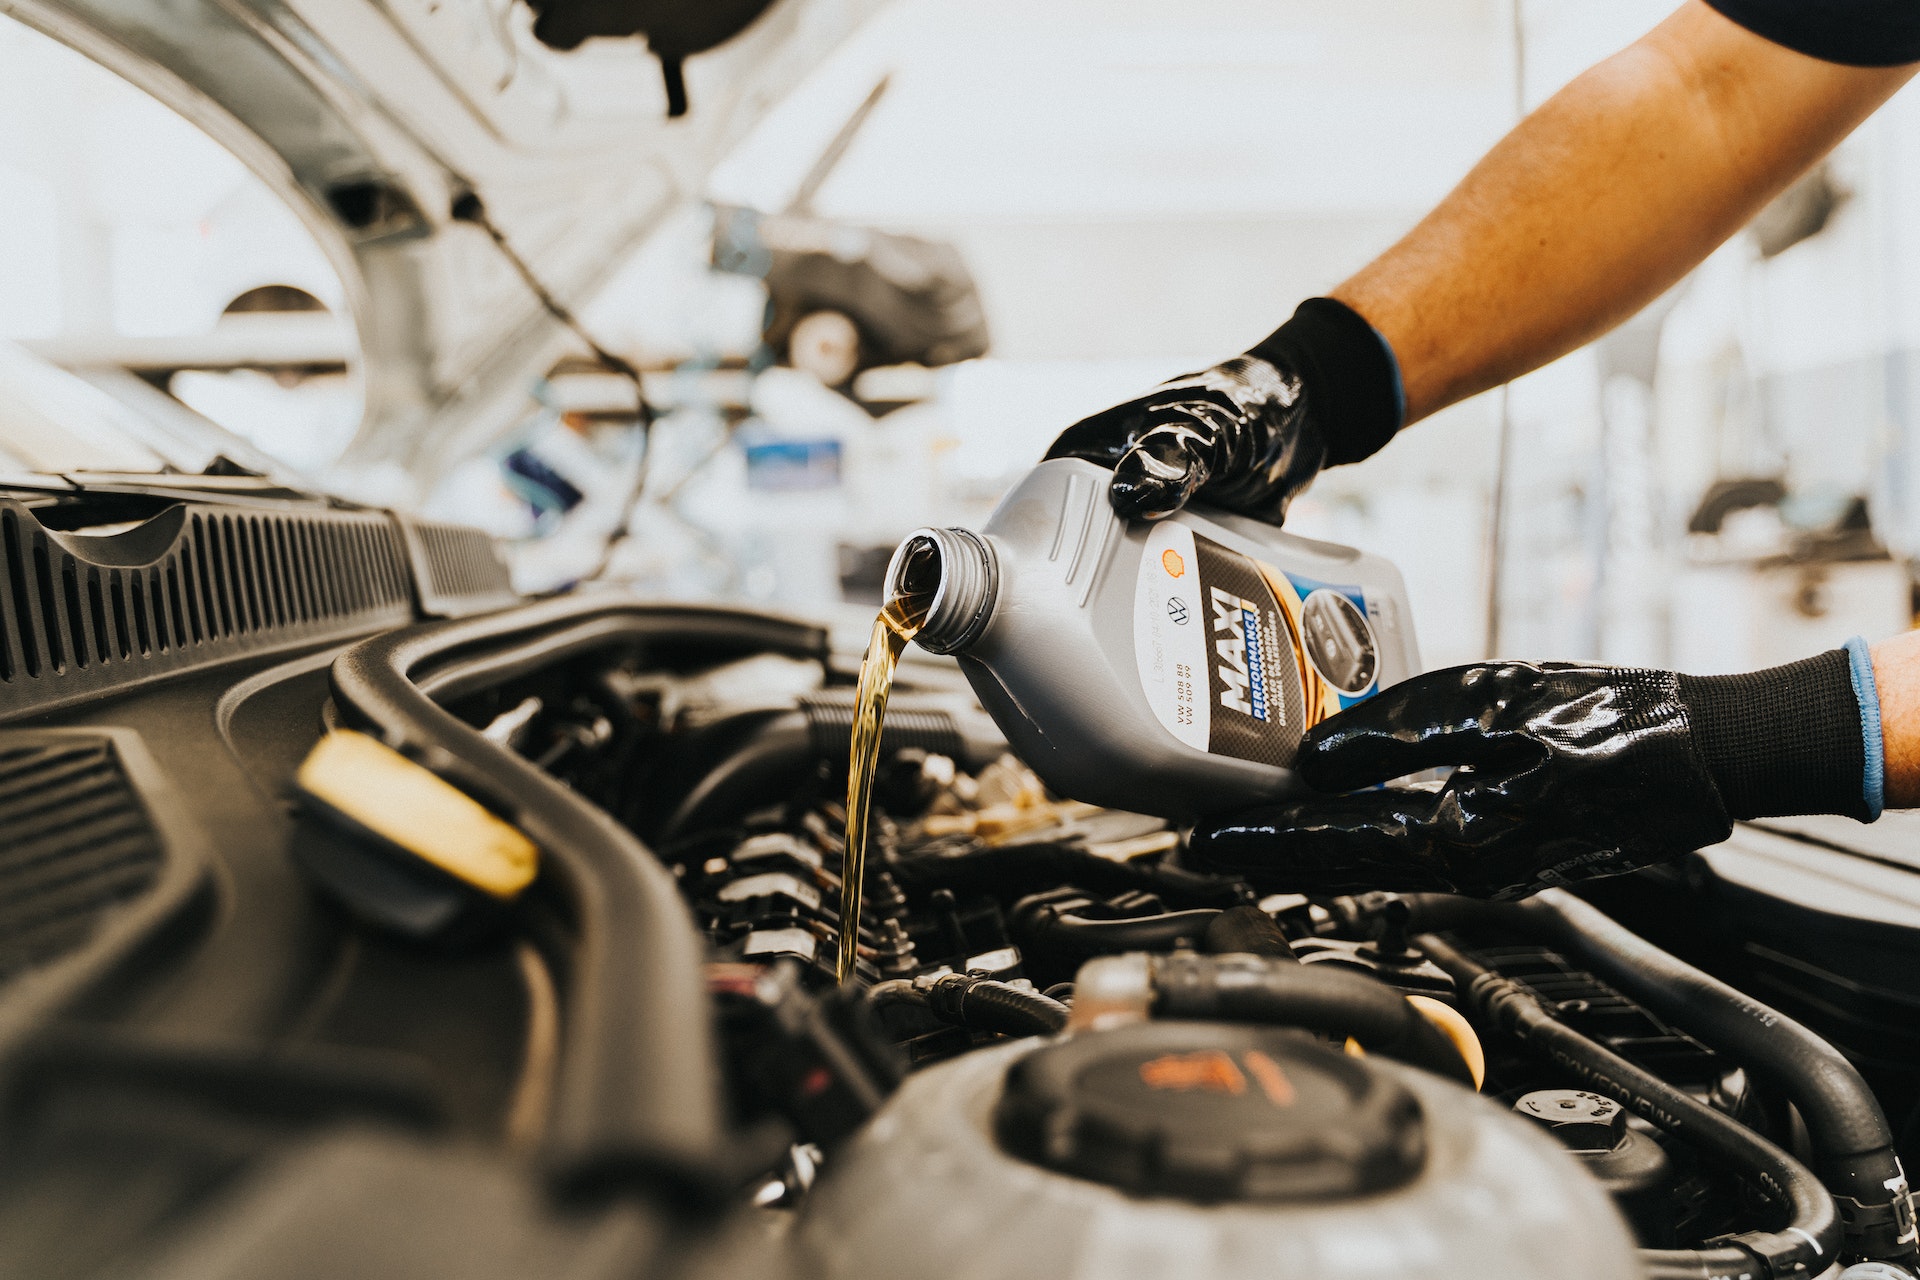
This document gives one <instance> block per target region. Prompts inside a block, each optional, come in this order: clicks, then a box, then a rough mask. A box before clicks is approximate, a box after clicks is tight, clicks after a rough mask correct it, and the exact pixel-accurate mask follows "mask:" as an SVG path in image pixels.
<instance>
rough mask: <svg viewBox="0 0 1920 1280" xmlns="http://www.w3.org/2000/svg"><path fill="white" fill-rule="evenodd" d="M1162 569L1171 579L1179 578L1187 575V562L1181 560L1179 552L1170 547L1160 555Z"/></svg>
mask: <svg viewBox="0 0 1920 1280" xmlns="http://www.w3.org/2000/svg"><path fill="white" fill-rule="evenodd" d="M1160 567H1161V568H1162V569H1165V570H1166V571H1167V576H1168V577H1169V578H1178V577H1180V576H1182V575H1183V574H1185V573H1186V571H1187V562H1186V561H1185V560H1182V559H1181V558H1180V553H1179V552H1178V551H1175V550H1174V549H1173V548H1172V547H1168V548H1167V549H1166V550H1165V551H1162V552H1161V553H1160Z"/></svg>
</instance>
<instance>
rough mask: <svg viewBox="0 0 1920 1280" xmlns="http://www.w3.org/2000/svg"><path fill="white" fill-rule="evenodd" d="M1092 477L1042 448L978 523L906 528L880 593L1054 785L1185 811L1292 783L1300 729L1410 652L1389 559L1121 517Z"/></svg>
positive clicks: (1101, 474) (1402, 671)
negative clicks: (961, 675)
mask: <svg viewBox="0 0 1920 1280" xmlns="http://www.w3.org/2000/svg"><path fill="white" fill-rule="evenodd" d="M1108 479H1109V473H1108V472H1107V471H1106V470H1105V469H1103V468H1101V467H1099V466H1096V465H1095V464H1093V463H1090V462H1085V461H1081V460H1079V459H1072V458H1061V459H1054V460H1051V461H1048V462H1043V463H1041V464H1040V465H1039V466H1038V467H1036V468H1035V469H1034V470H1033V471H1032V472H1031V473H1030V474H1028V475H1027V476H1026V477H1025V478H1024V479H1023V480H1021V481H1020V483H1019V484H1018V485H1016V486H1015V487H1014V489H1013V490H1012V491H1011V492H1009V493H1008V494H1007V496H1006V497H1005V498H1004V499H1003V500H1002V501H1001V503H1000V505H999V506H998V507H997V508H996V509H995V510H994V512H993V514H992V516H991V517H989V518H988V520H987V523H986V525H985V527H984V528H982V529H981V530H979V531H978V532H974V531H971V530H966V529H922V530H920V531H919V532H917V533H914V534H912V535H910V536H909V537H908V538H907V540H906V541H905V542H904V543H902V544H901V546H900V548H899V550H898V551H896V552H895V553H894V557H893V561H892V563H891V565H890V566H889V568H888V570H887V578H886V585H885V600H886V603H887V605H888V607H890V608H892V609H893V610H894V611H895V612H896V613H898V614H900V615H901V616H903V617H908V616H910V617H912V618H913V619H915V621H916V623H917V629H916V630H915V632H914V634H913V640H914V641H915V642H917V643H919V644H921V645H923V646H924V647H926V648H928V649H931V650H933V651H934V652H936V653H950V654H952V655H953V656H954V657H955V658H956V659H957V660H958V661H959V663H960V666H961V667H962V669H964V670H965V672H966V674H967V678H968V680H969V681H970V682H971V683H972V685H973V688H974V691H975V693H976V694H977V695H978V696H979V699H980V701H981V703H982V704H983V705H984V706H985V707H986V709H987V711H988V712H989V713H990V714H991V715H992V716H993V718H994V720H995V721H997V722H998V723H999V725H1000V728H1001V731H1002V732H1003V733H1005V734H1006V736H1007V740H1008V742H1009V743H1011V744H1012V746H1013V748H1014V750H1015V751H1016V752H1018V753H1019V755H1020V757H1021V758H1022V759H1023V760H1025V761H1026V763H1027V764H1028V765H1029V766H1030V767H1031V768H1032V769H1033V771H1034V772H1035V773H1037V774H1038V775H1039V776H1040V778H1041V779H1042V780H1043V781H1044V782H1045V783H1046V784H1047V785H1048V786H1049V787H1051V788H1053V789H1054V790H1055V791H1056V792H1058V793H1060V794H1061V795H1064V796H1068V797H1070V798H1072V799H1076V800H1083V801H1086V802H1088V803H1091V804H1098V805H1104V806H1108V807H1111V808H1116V809H1127V810H1132V811H1134V812H1138V813H1148V814H1154V815H1157V816H1160V817H1165V818H1170V819H1173V820H1175V821H1186V820H1190V819H1193V818H1195V817H1198V816H1201V815H1204V814H1212V813H1221V812H1225V811H1230V810H1233V809H1236V808H1241V807H1244V806H1247V805H1252V804H1257V803H1260V802H1263V801H1270V800H1277V799H1284V798H1286V797H1287V796H1289V795H1291V794H1294V793H1295V792H1296V791H1298V790H1299V789H1300V786H1301V784H1300V783H1299V782H1298V780H1297V779H1296V777H1295V775H1294V774H1293V772H1292V770H1291V768H1290V766H1291V765H1292V763H1293V760H1294V757H1295V754H1296V752H1297V751H1298V749H1299V745H1300V740H1301V737H1302V735H1303V734H1304V733H1305V732H1306V730H1307V729H1308V728H1310V727H1311V726H1312V725H1314V724H1316V723H1317V722H1319V721H1320V720H1323V719H1325V718H1326V717H1327V716H1329V715H1332V714H1333V713H1334V712H1336V711H1338V710H1340V709H1341V708H1343V707H1347V706H1351V705H1352V704H1353V703H1355V702H1358V701H1360V700H1361V699H1363V698H1365V697H1367V696H1368V695H1370V694H1372V693H1374V692H1376V691H1377V690H1379V689H1381V688H1383V687H1384V686H1386V685H1390V684H1393V683H1395V682H1396V681H1399V680H1403V679H1405V678H1406V677H1407V676H1409V675H1411V674H1413V673H1414V672H1415V671H1416V670H1418V669H1419V659H1418V656H1417V653H1416V650H1415V646H1414V636H1413V625H1412V618H1411V615H1410V612H1409V610H1408V607H1407V601H1406V586H1405V584H1404V583H1403V582H1402V580H1401V577H1400V573H1399V571H1398V570H1397V569H1395V568H1394V567H1393V566H1392V565H1391V564H1389V563H1388V562H1387V561H1385V560H1383V559H1381V558H1379V557H1378V556H1372V555H1366V554H1363V553H1361V552H1359V551H1355V550H1351V549H1349V548H1346V547H1341V546H1335V545H1333V544H1331V543H1325V542H1316V541H1313V540H1311V539H1307V538H1301V537H1296V536H1294V535H1293V534H1289V533H1286V532H1284V531H1282V530H1280V529H1276V528H1273V527H1272V526H1270V525H1265V524H1262V523H1260V522H1258V521H1254V520H1250V519H1247V518H1245V517H1242V516H1235V515H1231V514H1228V513H1225V512H1221V511H1217V510H1211V509H1208V508H1206V507H1203V506H1194V507H1189V508H1188V509H1186V510H1183V511H1181V512H1179V513H1177V514H1175V515H1173V516H1171V517H1169V518H1167V519H1165V520H1162V521H1158V522H1155V523H1151V524H1149V523H1146V522H1143V521H1124V520H1122V519H1120V518H1119V517H1118V516H1117V515H1115V514H1114V511H1113V508H1112V507H1111V506H1110V505H1108V502H1107V482H1108ZM900 643H904V641H901V642H900Z"/></svg>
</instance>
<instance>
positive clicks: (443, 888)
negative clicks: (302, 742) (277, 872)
mask: <svg viewBox="0 0 1920 1280" xmlns="http://www.w3.org/2000/svg"><path fill="white" fill-rule="evenodd" d="M294 786H295V790H296V792H297V794H298V797H299V801H300V809H301V814H300V816H299V819H298V821H296V823H295V827H294V832H293V836H292V840H291V844H290V846H289V851H290V853H291V854H292V856H293V858H294V861H295V862H296V863H298V864H299V865H300V866H301V868H302V869H303V870H305V871H306V872H307V874H308V875H309V876H310V877H311V878H312V879H313V880H314V881H315V882H316V883H317V884H318V885H319V887H320V888H322V889H324V890H325V891H326V892H328V893H329V894H331V895H332V896H333V897H335V898H336V899H338V900H339V901H340V902H341V903H343V904H344V905H345V906H346V907H347V908H348V909H349V910H350V911H352V912H353V913H354V914H355V915H357V916H359V917H361V918H362V919H364V920H366V921H368V922H370V923H373V924H376V925H379V926H382V927H384V928H388V929H392V930H395V931H398V932H400V933H403V934H406V935H409V936H412V937H419V938H426V937H432V936H451V935H452V934H454V933H457V932H460V931H461V930H462V929H464V928H466V927H467V926H474V925H479V924H482V923H484V922H485V921H486V920H488V919H489V918H491V917H493V916H497V915H498V914H500V911H501V910H502V909H503V908H504V907H505V905H506V904H507V903H510V902H512V901H513V900H514V899H515V898H516V897H518V896H519V894H520V893H521V892H522V891H523V890H525V889H526V887H527V886H528V885H529V884H531V883H532V881H533V879H534V876H535V875H536V874H537V873H538V870H539V850H538V849H536V848H535V847H534V844H533V842H532V841H530V840H528V839H527V837H526V836H525V835H523V834H522V833H521V832H520V831H519V830H518V829H516V828H515V827H513V826H511V825H509V824H508V823H506V822H504V821H502V820H501V819H500V818H498V817H497V816H495V815H494V814H493V813H492V812H491V811H490V810H488V809H487V808H486V807H485V806H483V805H482V804H480V802H479V801H477V800H475V799H473V798H472V797H471V796H468V795H467V794H466V793H465V792H463V791H461V790H459V789H458V788H456V787H454V786H453V785H452V784H451V783H449V782H447V781H446V780H445V779H443V778H441V777H439V776H438V775H437V774H435V773H433V772H432V771H430V770H428V769H427V768H425V767H423V766H422V765H419V764H416V763H415V762H414V761H412V760H409V759H408V758H407V757H405V756H403V755H401V754H400V753H399V752H398V751H395V750H393V749H392V748H391V747H388V746H386V745H385V744H383V743H381V742H378V741H376V740H375V739H373V738H370V737H368V736H366V735H365V734H361V733H355V732H353V731H352V730H347V729H341V730H336V731H334V732H332V733H329V734H328V735H327V736H326V737H324V738H322V739H321V740H320V742H319V744H318V745H316V746H315V747H314V749H313V751H312V753H311V754H309V755H308V756H307V758H306V760H305V762H304V763H302V764H301V766H300V771H299V773H298V775H297V776H296V779H295V783H294Z"/></svg>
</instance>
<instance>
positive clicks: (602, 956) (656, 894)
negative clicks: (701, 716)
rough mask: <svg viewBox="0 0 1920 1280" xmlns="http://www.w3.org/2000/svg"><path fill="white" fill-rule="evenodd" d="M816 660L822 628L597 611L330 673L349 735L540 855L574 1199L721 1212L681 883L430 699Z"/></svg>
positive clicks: (368, 650) (377, 654) (460, 630)
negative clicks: (708, 1197) (542, 678)
mask: <svg viewBox="0 0 1920 1280" xmlns="http://www.w3.org/2000/svg"><path fill="white" fill-rule="evenodd" d="M824 647H825V639H824V635H823V633H821V632H820V631H818V630H817V629H815V628H810V627H801V626H798V625H796V624H793V623H788V622H784V621H782V620H780V619H775V618H769V617H766V616H764V615H756V614H751V613H745V612H742V611H736V610H728V609H710V608H696V607H681V606H656V605H646V604H641V603H639V602H636V601H632V600H629V599H626V598H622V597H618V596H594V597H590V598H577V599H576V598H565V599H560V600H554V601H549V602H546V603H542V604H537V605H531V606H528V607H526V608H523V609H510V610H505V611H503V612H500V613H493V614H486V615H482V616H479V617H475V618H463V619H457V620H454V621H450V622H441V623H431V624H427V625H424V626H419V627H412V628H409V629H407V630H404V631H399V632H393V633H390V634H387V635H383V636H379V637H376V638H375V639H372V640H369V641H366V642H364V643H362V644H359V645H356V646H355V647H354V648H352V649H349V650H348V651H347V652H346V653H344V654H342V655H341V656H340V658H339V659H338V660H336V661H335V663H334V664H333V671H332V683H333V696H334V700H335V702H336V703H337V704H338V706H339V709H340V712H341V715H342V717H343V719H344V720H345V721H346V722H347V723H349V724H351V725H353V726H354V727H356V728H363V729H366V730H368V731H369V732H371V733H373V734H375V735H376V736H378V737H379V738H380V739H381V740H382V741H384V742H386V743H387V744H388V745H389V746H392V747H395V748H396V749H399V750H401V751H403V752H405V753H407V754H408V755H410V756H412V757H413V758H415V759H417V760H419V761H421V762H422V763H424V764H426V765H427V766H428V767H429V768H431V769H433V770H434V771H435V772H436V773H439V774H440V775H441V776H443V777H445V778H447V779H448V780H449V781H451V782H453V783H454V784H455V785H456V786H459V787H461V788H462V789H463V790H466V791H468V792H469V793H470V794H473V795H475V796H476V797H478V798H480V799H482V800H483V801H484V802H486V803H488V804H490V805H491V806H493V807H495V808H496V809H497V810H498V811H499V812H500V813H501V814H502V815H504V816H505V817H506V818H507V819H508V820H509V821H511V822H513V823H514V824H515V825H516V826H518V827H519V828H520V829H521V830H523V831H525V832H526V833H527V835H528V837H529V838H531V839H532V840H533V842H534V843H535V844H536V845H538V846H539V847H540V850H541V853H542V858H543V867H542V871H541V883H542V884H543V885H544V886H546V887H547V888H549V889H551V891H553V892H554V893H555V895H556V897H557V898H558V899H559V900H560V901H561V902H562V903H564V904H565V908H566V910H567V912H568V914H569V916H570V917H571V919H570V923H571V925H572V927H573V932H574V935H575V936H574V939H573V946H572V948H571V949H570V951H569V952H568V954H566V955H565V956H564V957H562V960H563V964H562V966H561V967H562V969H563V971H564V973H565V975H566V977H565V983H566V990H565V1001H564V1008H565V1016H564V1018H563V1020H562V1023H561V1058H560V1064H559V1072H558V1075H557V1077H556V1079H555V1087H554V1098H553V1104H552V1113H551V1116H550V1117H549V1120H548V1124H547V1126H546V1132H545V1135H544V1141H543V1148H542V1152H541V1157H542V1164H543V1165H544V1167H545V1169H546V1171H547V1173H548V1174H549V1176H550V1177H551V1178H552V1179H553V1181H554V1182H555V1183H556V1185H558V1186H559V1187H560V1188H562V1189H564V1190H566V1191H569V1192H581V1193H585V1192H589V1191H597V1190H603V1189H609V1188H611V1187H614V1186H619V1185H622V1184H624V1185H628V1186H633V1185H638V1186H640V1187H642V1188H656V1189H657V1188H658V1187H660V1185H661V1184H662V1183H663V1182H665V1183H667V1184H669V1185H673V1186H675V1187H676V1188H677V1189H679V1190H680V1191H681V1192H682V1193H685V1192H694V1193H700V1192H703V1191H704V1192H708V1193H711V1194H716V1195H717V1194H721V1193H722V1192H723V1191H724V1189H725V1188H726V1187H727V1186H728V1185H729V1183H728V1179H729V1178H730V1177H731V1171H730V1170H727V1169H725V1168H724V1167H723V1166H724V1164H725V1160H724V1153H725V1149H726V1142H725V1127H724V1122H723V1116H722V1110H721V1105H720V1096H719V1090H718V1088H717V1086H716V1077H717V1069H716V1066H715V1063H716V1061H717V1058H716V1054H715V1052H714V1048H713V1033H712V1020H711V1018H710V1017H709V1016H708V1009H707V998H706V983H705V979H704V976H703V974H702V970H701V966H702V963H703V960H704V946H703V943H702V940H701V937H700V935H699V933H698V931H697V930H696V928H695V927H694V922H693V919H692V917H691V915H690V914H689V913H688V911H687V908H686V905H685V903H684V902H683V901H682V900H681V897H680V894H679V890H678V887H677V886H676V885H675V883H674V880H673V877H672V876H671V875H669V874H668V873H667V871H666V868H665V867H663V866H661V864H660V863H659V862H658V861H657V860H656V859H655V858H654V857H653V856H652V854H651V853H650V852H649V851H648V850H647V848H646V847H645V846H644V845H642V844H641V843H640V842H639V841H638V840H637V839H635V838H634V836H633V834H632V833H631V832H629V831H628V830H627V829H626V828H624V827H622V826H621V825H620V824H619V823H617V822H615V821H614V820H613V819H612V818H611V817H609V816H608V815H607V814H606V813H605V812H604V811H602V810H601V809H599V808H597V807H595V806H594V805H592V804H590V803H588V802H587V801H586V800H585V799H583V798H582V797H580V796H579V795H577V794H575V793H574V792H573V791H571V790H569V789H568V788H567V787H566V786H564V785H562V784H561V783H559V782H558V781H556V780H554V779H553V778H551V777H549V776H548V775H547V774H545V773H543V772H541V771H540V770H539V769H538V768H537V767H535V766H534V765H533V764H532V763H530V762H528V761H526V760H524V759H522V758H520V757H519V756H516V755H514V754H513V753H512V752H510V751H507V750H506V749H504V748H502V747H500V746H497V745H496V744H494V743H492V742H489V741H488V740H487V739H486V738H484V737H482V736H481V735H480V733H479V732H478V731H477V730H475V729H474V728H473V727H472V726H470V725H468V724H466V723H464V722H463V721H461V720H460V719H459V718H458V717H456V716H454V715H453V714H451V713H450V712H448V711H446V710H445V709H443V708H442V707H440V706H438V705H436V703H435V702H434V701H432V699H431V698H429V697H428V696H427V693H426V692H424V691H423V690H431V691H432V693H433V694H434V695H436V696H438V697H441V698H454V697H458V696H461V695H462V694H464V693H466V692H471V691H474V690H478V689H481V688H485V687H489V686H490V685H492V684H494V683H497V682H499V681H502V680H505V679H510V678H512V677H513V676H515V675H518V674H523V673H525V672H528V671H534V670H539V669H542V668H544V667H547V666H550V665H553V664H555V663H559V662H564V661H567V660H569V659H571V658H575V657H579V656H582V655H584V654H587V653H591V652H595V651H599V650H606V649H623V648H624V649H633V648H641V649H644V650H646V651H647V652H648V653H649V654H650V655H654V656H657V657H659V658H661V659H662V660H684V661H688V662H693V661H696V660H701V661H706V662H713V661H718V660H721V659H724V658H727V657H734V656H744V655H746V654H750V653H756V652H768V651H774V652H783V653H791V654H793V655H795V656H806V655H810V654H817V653H820V652H824Z"/></svg>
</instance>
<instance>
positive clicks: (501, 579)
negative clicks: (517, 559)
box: [403, 520, 517, 617]
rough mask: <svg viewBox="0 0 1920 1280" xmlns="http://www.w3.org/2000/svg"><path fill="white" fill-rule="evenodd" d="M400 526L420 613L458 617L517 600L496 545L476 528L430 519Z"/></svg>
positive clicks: (413, 521)
mask: <svg viewBox="0 0 1920 1280" xmlns="http://www.w3.org/2000/svg"><path fill="white" fill-rule="evenodd" d="M403 527H404V528H405V530H406V534H407V546H408V550H409V552H410V553H411V554H412V557H413V577H414V581H415V582H416V583H418V584H419V589H420V607H421V608H422V609H423V610H424V611H425V612H427V613H429V614H434V615H437V616H441V617H459V616H462V615H464V614H470V613H480V612H483V611H485V610H488V609H499V608H504V607H506V606H507V605H510V604H512V603H513V602H514V601H515V599H517V597H516V596H515V595H514V591H513V576H512V574H511V573H510V572H509V570H508V568H507V564H506V561H505V560H503V559H502V558H501V556H500V548H499V544H497V543H496V542H495V541H494V540H493V539H492V538H490V537H488V536H487V535H486V534H484V533H482V532H481V531H480V530H478V529H469V528H467V527H465V526H464V525H455V524H440V523H437V522H435V521H430V520H408V521H405V522H404V526H403Z"/></svg>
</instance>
